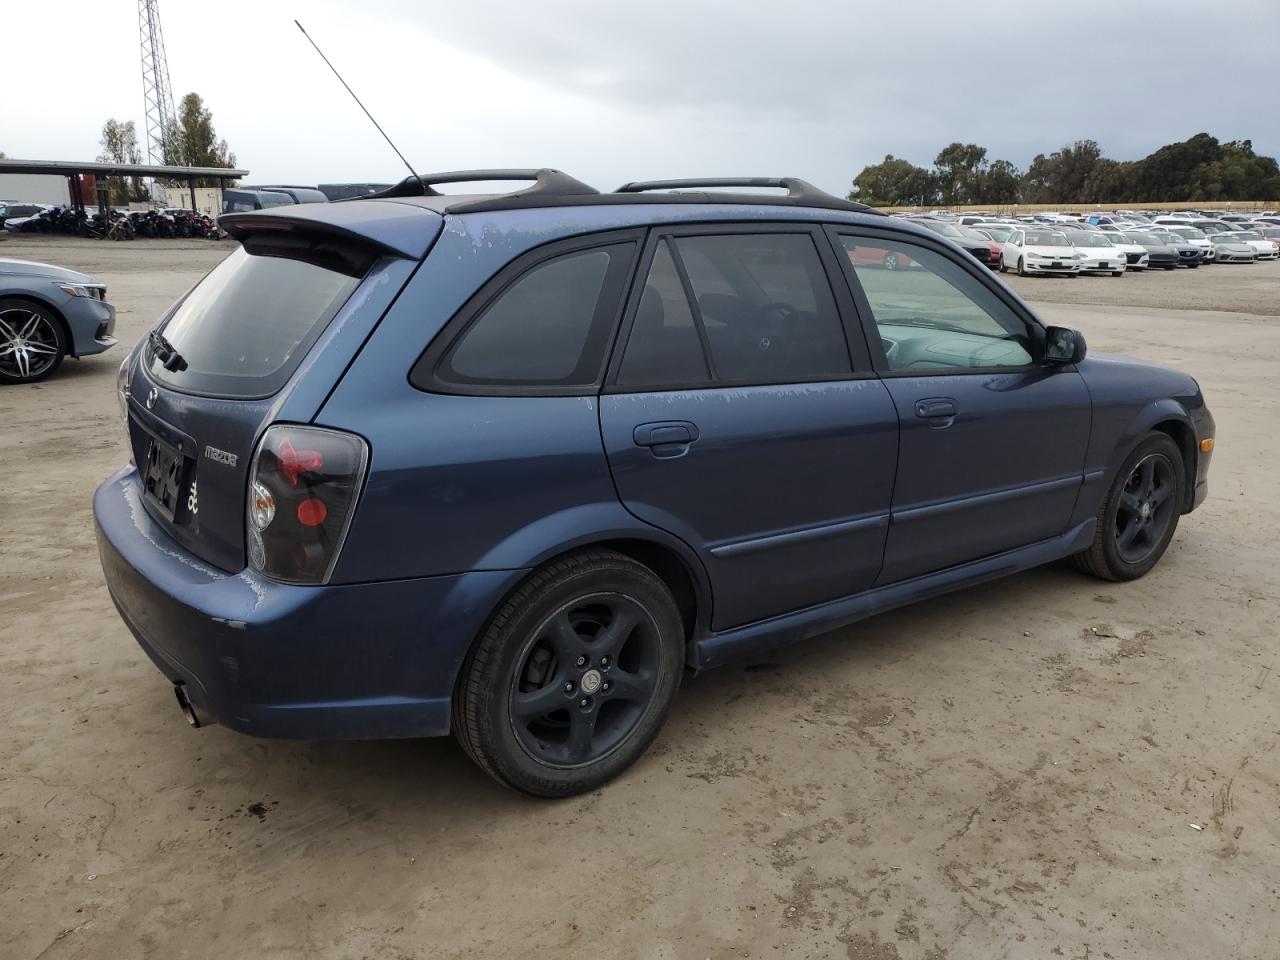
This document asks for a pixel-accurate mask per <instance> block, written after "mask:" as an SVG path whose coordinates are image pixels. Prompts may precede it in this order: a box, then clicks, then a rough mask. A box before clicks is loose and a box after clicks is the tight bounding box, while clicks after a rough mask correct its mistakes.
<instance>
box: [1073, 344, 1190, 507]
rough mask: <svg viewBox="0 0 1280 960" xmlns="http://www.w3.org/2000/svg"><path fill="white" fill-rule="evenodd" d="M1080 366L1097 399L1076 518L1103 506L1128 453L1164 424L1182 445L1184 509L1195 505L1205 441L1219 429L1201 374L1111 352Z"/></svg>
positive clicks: (1092, 398)
mask: <svg viewBox="0 0 1280 960" xmlns="http://www.w3.org/2000/svg"><path fill="white" fill-rule="evenodd" d="M1079 370H1080V374H1081V376H1083V377H1084V381H1085V384H1086V385H1087V386H1088V388H1089V394H1090V398H1091V400H1092V403H1093V424H1092V428H1091V430H1090V437H1089V453H1088V455H1087V456H1086V458H1085V475H1084V486H1083V488H1082V490H1081V495H1080V498H1079V499H1078V500H1077V502H1076V510H1075V514H1074V518H1073V519H1074V521H1075V522H1082V521H1084V520H1085V519H1087V518H1089V517H1091V516H1094V515H1095V514H1096V513H1097V512H1098V509H1099V507H1100V506H1101V503H1102V498H1103V497H1104V496H1105V495H1106V491H1107V490H1108V489H1109V488H1110V486H1111V483H1112V481H1113V480H1114V478H1115V475H1116V472H1117V471H1118V470H1119V469H1120V465H1121V464H1122V463H1123V462H1124V459H1125V457H1127V456H1128V455H1129V453H1130V452H1131V451H1132V450H1133V448H1134V446H1136V445H1137V444H1138V442H1139V441H1140V440H1141V439H1142V437H1143V436H1145V435H1146V434H1147V433H1148V432H1150V431H1151V430H1153V429H1156V428H1158V427H1159V428H1162V429H1166V430H1167V431H1168V432H1170V433H1172V434H1173V436H1174V438H1175V439H1176V440H1178V441H1179V444H1180V446H1181V447H1182V452H1183V457H1184V459H1185V461H1186V466H1187V491H1188V499H1187V502H1186V503H1185V504H1184V509H1190V508H1191V506H1192V503H1193V501H1192V495H1193V492H1194V489H1195V487H1196V486H1197V483H1198V478H1199V477H1200V476H1201V474H1202V472H1203V469H1204V467H1205V465H1206V461H1205V459H1204V457H1203V456H1202V455H1201V454H1200V453H1199V441H1200V440H1201V439H1203V438H1204V436H1207V435H1212V431H1213V418H1212V417H1210V416H1209V413H1208V410H1207V409H1206V408H1205V404H1204V398H1203V396H1202V395H1201V393H1200V388H1199V386H1198V385H1197V384H1196V382H1195V380H1193V379H1192V378H1191V377H1190V376H1188V375H1187V374H1185V373H1182V372H1180V371H1178V370H1171V369H1169V368H1167V367H1160V366H1157V365H1155V364H1150V363H1144V362H1142V361H1139V360H1131V359H1129V358H1125V357H1117V356H1108V355H1106V354H1090V355H1089V357H1088V358H1086V359H1085V360H1084V361H1083V362H1082V363H1081V364H1080V365H1079Z"/></svg>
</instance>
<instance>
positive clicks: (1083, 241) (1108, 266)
mask: <svg viewBox="0 0 1280 960" xmlns="http://www.w3.org/2000/svg"><path fill="white" fill-rule="evenodd" d="M1065 233H1066V237H1067V239H1068V240H1070V241H1071V245H1072V246H1073V247H1075V248H1076V253H1078V254H1079V255H1080V257H1081V262H1080V272H1081V273H1109V274H1111V275H1112V276H1113V277H1123V276H1124V271H1125V267H1126V266H1127V261H1128V258H1127V257H1126V256H1125V255H1124V254H1123V253H1121V252H1120V251H1119V250H1117V249H1116V245H1115V244H1114V243H1112V242H1111V241H1110V240H1109V239H1108V238H1107V235H1106V234H1105V233H1103V232H1102V231H1100V230H1095V231H1090V230H1067V231H1065Z"/></svg>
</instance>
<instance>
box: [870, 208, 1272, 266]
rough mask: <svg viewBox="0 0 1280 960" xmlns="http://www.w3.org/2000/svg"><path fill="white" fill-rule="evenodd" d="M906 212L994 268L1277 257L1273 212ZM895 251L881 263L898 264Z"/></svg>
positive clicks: (1240, 260) (1194, 263)
mask: <svg viewBox="0 0 1280 960" xmlns="http://www.w3.org/2000/svg"><path fill="white" fill-rule="evenodd" d="M908 219H910V220H913V221H914V222H917V223H920V224H922V225H923V226H926V227H928V228H929V229H931V230H933V231H935V232H936V233H939V234H941V235H942V236H944V237H947V238H949V239H951V240H953V241H954V242H955V243H957V244H959V245H960V246H962V247H964V248H965V249H966V250H968V251H969V252H970V253H971V254H973V255H974V256H975V257H977V258H978V259H979V260H981V261H982V262H983V263H985V264H986V265H987V266H989V267H991V268H992V269H993V270H1001V271H1006V270H1016V271H1017V272H1018V273H1019V274H1021V275H1023V276H1027V275H1030V274H1059V275H1063V276H1069V277H1074V276H1079V275H1080V274H1082V273H1084V274H1095V275H1100V274H1110V275H1111V276H1114V277H1121V276H1124V274H1125V272H1126V271H1129V270H1148V269H1152V270H1154V269H1164V270H1175V269H1177V268H1178V267H1179V266H1182V267H1188V268H1191V269H1194V268H1196V267H1199V266H1200V265H1201V264H1206V263H1253V262H1255V261H1257V260H1275V259H1278V258H1280V214H1277V213H1276V212H1275V211H1264V212H1262V213H1259V214H1256V215H1253V216H1244V215H1241V214H1227V215H1219V216H1207V215H1206V213H1205V212H1204V211H1200V212H1196V211H1174V212H1168V213H1159V214H1155V215H1154V216H1152V215H1148V214H1143V213H1137V212H1135V211H1117V212H1114V213H1101V212H1099V213H1091V214H1087V215H1085V216H1068V215H1065V214H1056V213H1050V214H1036V215H1034V216H1023V217H999V216H995V215H990V214H965V215H963V216H957V215H955V214H946V213H932V214H924V215H916V216H909V217H908ZM903 259H904V258H902V257H900V256H899V257H894V258H892V260H893V262H889V260H888V259H886V262H885V263H883V264H882V265H883V266H884V267H886V268H887V269H890V270H893V269H898V268H899V267H903V266H910V264H909V263H903V262H902V260H903Z"/></svg>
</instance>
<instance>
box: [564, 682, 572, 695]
mask: <svg viewBox="0 0 1280 960" xmlns="http://www.w3.org/2000/svg"><path fill="white" fill-rule="evenodd" d="M564 692H565V693H573V681H572V680H566V681H565V684H564Z"/></svg>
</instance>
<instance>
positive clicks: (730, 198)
mask: <svg viewBox="0 0 1280 960" xmlns="http://www.w3.org/2000/svg"><path fill="white" fill-rule="evenodd" d="M496 181H505V182H531V186H528V187H525V188H521V189H519V190H515V191H513V192H510V193H499V194H441V193H440V192H439V191H437V190H436V189H435V188H436V187H437V186H441V185H444V184H454V183H487V182H496ZM723 188H730V189H732V188H746V189H756V188H780V189H785V190H786V191H787V192H786V194H785V195H783V196H769V195H763V194H753V193H743V194H736V193H721V192H718V191H719V190H720V189H723ZM391 198H395V199H406V200H408V199H412V200H414V201H415V202H418V203H421V205H423V206H425V207H427V208H428V209H431V210H434V211H436V212H437V213H478V212H481V211H487V210H514V209H524V208H529V207H577V206H613V205H622V204H649V203H711V204H731V205H732V204H750V205H753V206H756V205H762V204H763V205H775V204H776V205H784V206H816V207H823V208H826V209H833V210H850V211H857V212H861V213H874V214H875V215H877V216H880V215H882V214H880V213H879V211H876V210H874V209H873V208H872V207H869V206H867V205H866V204H864V203H857V202H855V201H852V200H842V199H841V198H839V197H837V196H834V195H833V194H830V193H826V192H825V191H822V190H819V189H818V188H817V187H815V186H814V185H813V184H811V183H808V182H807V181H805V180H801V179H800V178H798V177H720V178H711V177H699V178H689V179H681V180H651V181H634V182H631V183H624V184H623V185H622V186H620V187H618V188H617V189H616V190H614V191H612V192H609V193H601V192H600V191H599V190H597V189H595V188H594V187H592V186H589V185H588V184H585V183H583V182H582V181H581V180H578V179H576V178H575V177H571V176H569V175H568V174H567V173H564V172H563V171H561V170H555V169H552V168H550V167H542V168H539V169H536V170H534V169H495V170H451V171H446V172H444V173H431V174H422V175H420V176H413V177H406V178H405V179H404V180H401V181H400V182H399V183H397V184H396V185H395V186H393V187H391V188H389V189H387V190H382V191H380V192H378V193H375V194H370V195H368V196H365V197H359V198H352V199H351V200H339V201H335V202H337V203H355V202H357V200H370V199H391Z"/></svg>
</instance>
